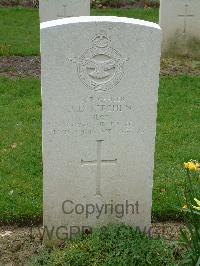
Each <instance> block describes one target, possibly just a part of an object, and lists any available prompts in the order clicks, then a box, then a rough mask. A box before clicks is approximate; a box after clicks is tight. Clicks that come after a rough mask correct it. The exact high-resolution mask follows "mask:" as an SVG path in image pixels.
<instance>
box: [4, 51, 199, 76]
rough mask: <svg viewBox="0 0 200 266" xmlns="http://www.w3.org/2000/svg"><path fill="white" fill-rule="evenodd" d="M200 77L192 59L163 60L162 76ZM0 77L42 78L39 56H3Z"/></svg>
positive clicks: (197, 67)
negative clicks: (183, 75)
mask: <svg viewBox="0 0 200 266" xmlns="http://www.w3.org/2000/svg"><path fill="white" fill-rule="evenodd" d="M181 74H185V75H191V76H199V75H200V61H198V60H191V59H186V58H184V59H174V58H165V59H162V60H161V75H164V76H169V75H170V76H176V75H181ZM0 76H7V77H35V78H39V77H40V57H39V56H25V57H22V56H8V57H6V56H2V57H0Z"/></svg>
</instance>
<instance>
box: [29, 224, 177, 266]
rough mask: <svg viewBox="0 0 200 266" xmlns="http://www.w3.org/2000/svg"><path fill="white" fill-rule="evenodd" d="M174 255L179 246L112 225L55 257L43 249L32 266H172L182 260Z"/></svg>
mask: <svg viewBox="0 0 200 266" xmlns="http://www.w3.org/2000/svg"><path fill="white" fill-rule="evenodd" d="M173 251H175V246H173V245H172V244H169V243H166V242H164V241H162V240H161V239H151V238H148V237H147V236H145V235H144V234H142V233H140V232H136V231H134V230H133V229H132V228H130V227H128V226H124V225H115V226H113V225H110V226H108V227H107V228H104V229H98V230H95V231H94V232H93V233H92V234H91V235H89V236H86V235H85V236H82V237H80V238H78V239H76V240H73V241H71V242H67V243H66V247H64V248H62V249H59V248H55V249H54V250H53V251H52V252H51V253H50V252H49V250H47V249H43V250H42V251H41V252H40V254H39V256H37V257H35V258H34V259H32V262H30V264H28V265H29V266H39V265H71V266H94V265H99V266H100V265H101V266H106V265H107V266H108V265H110V266H116V265H119V266H123V265H124V266H125V265H131V266H134V265H135V266H137V265H140V266H142V265H143V266H146V265H157V266H160V265H163V266H164V265H166V266H170V265H175V262H178V261H179V260H180V259H181V257H180V254H177V252H176V258H175V257H174V256H173Z"/></svg>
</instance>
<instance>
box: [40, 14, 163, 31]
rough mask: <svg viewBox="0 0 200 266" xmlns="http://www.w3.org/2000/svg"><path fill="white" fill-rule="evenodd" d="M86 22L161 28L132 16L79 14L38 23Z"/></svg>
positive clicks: (53, 25) (56, 24) (63, 23)
mask: <svg viewBox="0 0 200 266" xmlns="http://www.w3.org/2000/svg"><path fill="white" fill-rule="evenodd" d="M84 22H85V23H87V22H113V23H116V22H118V23H127V24H134V25H139V26H146V27H149V28H155V29H158V30H161V28H160V26H159V25H158V24H156V23H154V22H150V21H146V20H140V19H134V18H127V17H116V16H93V17H92V16H81V17H71V18H63V19H57V20H51V21H47V22H43V23H40V29H41V30H43V29H46V28H51V27H56V26H61V25H67V24H76V23H84Z"/></svg>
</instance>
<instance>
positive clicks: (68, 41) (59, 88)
mask: <svg viewBox="0 0 200 266" xmlns="http://www.w3.org/2000/svg"><path fill="white" fill-rule="evenodd" d="M160 32H161V31H160V28H159V26H158V25H157V24H154V23H150V22H145V21H140V20H134V19H128V18H117V17H81V18H70V19H63V20H57V21H49V22H46V23H42V24H41V55H42V88H43V90H42V101H43V160H44V225H45V228H48V230H49V231H50V232H51V233H53V235H54V237H55V238H58V239H62V238H65V237H66V238H67V237H68V238H70V237H71V236H72V235H73V233H75V232H78V231H82V229H83V231H84V230H85V227H87V226H88V227H97V226H103V225H106V224H108V223H125V224H128V225H131V226H139V227H141V229H144V227H146V228H148V227H149V226H150V223H151V203H152V199H151V198H152V186H153V181H152V180H153V179H152V178H153V166H154V146H155V134H156V111H157V89H158V83H159V68H160V67H159V63H160V42H161V33H160ZM56 230H57V231H56ZM86 231H87V232H90V230H86ZM65 233H67V235H66V234H65Z"/></svg>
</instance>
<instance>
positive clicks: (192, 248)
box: [180, 160, 200, 266]
mask: <svg viewBox="0 0 200 266" xmlns="http://www.w3.org/2000/svg"><path fill="white" fill-rule="evenodd" d="M184 167H185V168H186V171H187V177H186V179H185V190H184V195H185V205H184V206H183V211H184V216H185V221H186V226H187V230H181V238H180V243H181V244H182V245H183V246H184V247H185V248H186V250H187V252H186V256H185V258H184V260H183V261H182V264H183V265H195V266H199V265H200V201H199V200H198V199H200V177H199V171H200V164H199V163H198V162H197V161H194V160H191V161H189V162H187V163H185V164H184ZM192 172H193V173H192ZM197 198H198V199H197Z"/></svg>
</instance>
